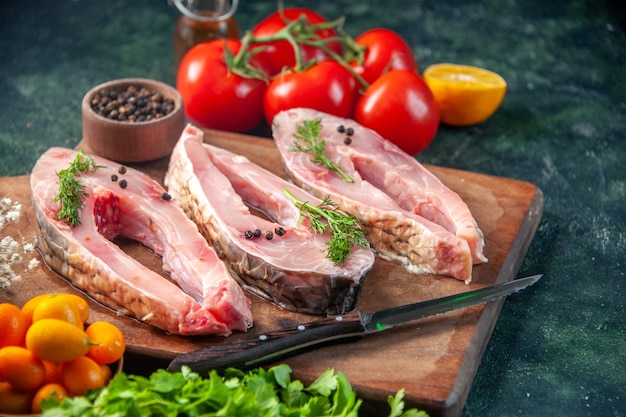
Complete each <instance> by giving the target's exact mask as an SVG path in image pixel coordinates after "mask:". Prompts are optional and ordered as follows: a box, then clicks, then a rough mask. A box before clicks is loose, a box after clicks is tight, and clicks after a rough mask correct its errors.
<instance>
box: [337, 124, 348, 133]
mask: <svg viewBox="0 0 626 417" xmlns="http://www.w3.org/2000/svg"><path fill="white" fill-rule="evenodd" d="M345 131H346V128H345V127H344V125H339V126H337V132H339V133H344V132H345Z"/></svg>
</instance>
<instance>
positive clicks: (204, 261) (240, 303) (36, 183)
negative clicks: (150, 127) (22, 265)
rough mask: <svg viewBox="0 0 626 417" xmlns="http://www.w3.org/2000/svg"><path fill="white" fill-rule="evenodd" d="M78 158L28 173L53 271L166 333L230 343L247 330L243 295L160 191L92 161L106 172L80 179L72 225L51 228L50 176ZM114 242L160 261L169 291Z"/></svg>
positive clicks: (56, 159) (53, 187) (46, 163)
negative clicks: (130, 244) (121, 240)
mask: <svg viewBox="0 0 626 417" xmlns="http://www.w3.org/2000/svg"><path fill="white" fill-rule="evenodd" d="M76 155H77V152H76V151H74V150H70V149H64V148H52V149H50V150H48V151H47V152H46V153H44V154H43V155H42V156H41V157H40V158H39V160H38V161H37V163H36V164H35V167H34V168H33V171H32V174H31V190H32V202H33V206H34V210H35V215H36V219H37V223H38V224H39V228H40V231H41V233H40V236H39V246H40V249H41V252H42V253H43V255H44V259H45V261H46V263H47V264H48V265H49V266H50V267H51V268H52V269H53V270H54V271H56V272H57V273H59V274H60V275H62V276H63V277H65V278H66V279H68V280H69V281H71V282H72V283H73V284H74V285H75V286H76V287H78V288H80V289H82V290H84V291H85V292H87V293H88V294H90V295H91V296H92V297H93V298H95V299H96V300H98V301H100V302H101V303H103V304H105V305H107V306H109V307H111V308H113V309H115V310H118V311H120V312H122V313H124V314H127V315H129V316H132V317H134V318H136V319H138V320H140V321H142V322H145V323H148V324H150V325H153V326H155V327H158V328H161V329H163V330H165V331H167V332H170V333H174V334H181V335H195V334H216V335H228V334H230V333H232V331H234V330H242V331H244V330H247V329H248V328H249V327H250V326H251V325H252V313H251V310H250V306H251V302H250V300H249V299H248V298H247V297H246V295H245V293H244V291H243V289H242V288H241V287H240V286H239V285H238V283H237V282H236V281H235V279H234V278H233V277H232V276H231V275H230V272H229V270H228V269H227V268H226V266H225V265H224V263H223V262H222V261H221V260H220V259H219V257H218V256H217V254H216V253H215V251H214V250H213V249H212V248H211V247H210V246H209V245H208V243H207V242H206V239H204V238H203V237H202V235H200V233H199V232H198V230H197V228H196V226H195V225H194V224H193V222H191V221H190V220H189V219H188V218H187V216H186V215H185V213H184V212H183V211H182V210H181V209H180V207H178V206H177V205H176V203H175V202H173V201H171V199H170V198H169V195H168V194H167V193H166V192H165V189H164V188H163V187H162V186H161V185H159V184H158V183H156V182H155V181H153V180H152V179H150V178H149V177H148V176H146V175H144V174H143V173H141V172H139V171H136V170H134V169H131V168H126V167H122V168H121V167H120V165H119V164H118V163H116V162H112V161H109V160H105V159H103V158H99V157H95V156H94V157H93V159H94V160H95V162H96V163H97V164H98V165H101V166H104V167H103V168H99V169H97V170H96V171H95V172H94V171H89V172H86V173H83V174H81V175H80V177H79V178H80V181H82V183H83V184H84V186H85V191H86V192H87V194H88V196H87V197H86V198H85V199H84V206H83V208H82V210H80V212H79V215H80V224H78V225H77V226H75V227H71V226H70V225H69V224H68V223H66V222H64V221H62V220H59V219H58V218H57V213H58V211H59V208H60V203H58V202H53V199H54V197H55V195H56V194H57V192H58V190H59V184H58V180H57V173H58V172H60V171H61V170H63V169H66V168H68V166H69V165H70V163H71V162H72V161H73V160H74V159H75V157H76ZM118 236H119V237H125V238H128V239H133V240H136V241H138V242H140V243H142V244H143V245H144V246H146V247H147V248H149V249H151V250H152V251H153V252H154V253H155V254H157V255H159V256H161V257H162V262H163V270H164V271H166V272H167V273H169V276H170V277H171V279H172V281H175V282H176V284H175V283H174V282H172V281H170V280H168V279H167V278H164V277H163V276H161V275H160V274H158V273H156V272H154V271H152V270H150V269H149V268H147V267H146V266H144V265H142V264H141V263H139V262H138V261H137V260H135V259H134V258H132V257H130V256H128V255H127V254H126V253H125V252H124V251H123V250H122V249H121V248H120V247H119V246H118V245H116V244H115V243H114V242H113V241H112V240H113V239H114V238H116V237H118ZM177 284H178V285H177Z"/></svg>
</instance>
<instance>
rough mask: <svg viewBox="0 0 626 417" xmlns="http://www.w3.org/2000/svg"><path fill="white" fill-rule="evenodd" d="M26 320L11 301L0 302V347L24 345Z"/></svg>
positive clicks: (26, 327)
mask: <svg viewBox="0 0 626 417" xmlns="http://www.w3.org/2000/svg"><path fill="white" fill-rule="evenodd" d="M27 329H28V321H27V319H26V317H25V316H24V314H22V311H21V309H20V308H19V307H18V306H16V305H14V304H11V303H2V304H0V348H3V347H5V346H24V337H25V336H26V330H27Z"/></svg>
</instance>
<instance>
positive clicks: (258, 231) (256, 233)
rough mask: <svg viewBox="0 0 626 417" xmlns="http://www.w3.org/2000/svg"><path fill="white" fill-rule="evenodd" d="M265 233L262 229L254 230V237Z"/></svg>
mask: <svg viewBox="0 0 626 417" xmlns="http://www.w3.org/2000/svg"><path fill="white" fill-rule="evenodd" d="M262 234H263V232H262V231H261V229H256V230H255V231H254V237H260V236H261V235H262Z"/></svg>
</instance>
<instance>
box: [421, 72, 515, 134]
mask: <svg viewBox="0 0 626 417" xmlns="http://www.w3.org/2000/svg"><path fill="white" fill-rule="evenodd" d="M422 78H423V79H424V81H425V82H426V84H427V85H428V87H429V88H430V90H431V91H432V93H433V96H434V97H435V101H436V102H437V104H438V105H439V110H440V112H441V121H442V122H443V123H445V124H448V125H451V126H471V125H475V124H478V123H480V122H482V121H484V120H486V119H487V118H489V117H490V116H491V115H492V114H493V113H495V111H496V110H497V109H498V107H500V104H501V103H502V99H503V98H504V94H505V93H506V81H505V80H504V78H502V77H501V76H500V75H498V74H496V73H495V72H492V71H489V70H486V69H483V68H479V67H474V66H470V65H458V64H448V63H442V64H433V65H431V66H429V67H428V68H426V69H425V70H424V73H423V74H422Z"/></svg>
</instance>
